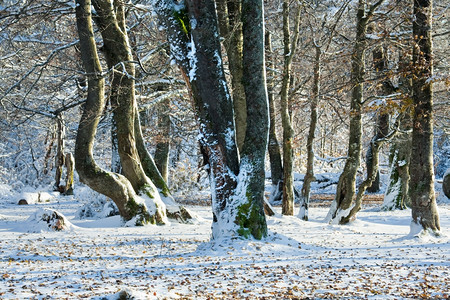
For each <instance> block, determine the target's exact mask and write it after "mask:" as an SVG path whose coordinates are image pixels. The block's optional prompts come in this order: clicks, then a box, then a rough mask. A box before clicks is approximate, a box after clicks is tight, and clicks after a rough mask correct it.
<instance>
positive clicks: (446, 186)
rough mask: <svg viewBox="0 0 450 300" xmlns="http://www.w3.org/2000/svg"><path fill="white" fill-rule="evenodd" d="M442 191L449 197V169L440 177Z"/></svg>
mask: <svg viewBox="0 0 450 300" xmlns="http://www.w3.org/2000/svg"><path fill="white" fill-rule="evenodd" d="M442 191H443V192H444V195H445V196H446V197H447V198H449V199H450V169H448V170H447V172H445V174H444V178H443V179H442Z"/></svg>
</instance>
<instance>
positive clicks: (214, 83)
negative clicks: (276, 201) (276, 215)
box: [154, 0, 267, 239]
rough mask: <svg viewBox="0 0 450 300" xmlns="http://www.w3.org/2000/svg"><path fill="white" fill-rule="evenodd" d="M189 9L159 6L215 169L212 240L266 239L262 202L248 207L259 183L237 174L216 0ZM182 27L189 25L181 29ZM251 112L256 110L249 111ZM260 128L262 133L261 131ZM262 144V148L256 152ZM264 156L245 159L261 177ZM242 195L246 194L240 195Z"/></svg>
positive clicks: (194, 1)
mask: <svg viewBox="0 0 450 300" xmlns="http://www.w3.org/2000/svg"><path fill="white" fill-rule="evenodd" d="M186 5H187V6H185V7H183V6H181V5H179V3H178V2H175V1H172V0H157V1H155V2H154V7H155V9H156V12H157V14H158V16H159V20H160V22H161V23H162V24H163V25H164V26H165V28H166V31H167V36H168V40H169V43H170V46H171V49H172V55H173V56H174V58H175V59H176V61H177V63H178V65H179V66H180V68H181V70H182V74H183V76H184V78H185V80H186V83H187V84H188V88H189V90H190V92H191V97H192V101H193V104H194V109H195V111H196V114H197V119H198V120H199V126H200V143H201V145H202V149H203V151H202V152H204V155H205V156H206V157H207V160H208V162H209V170H210V183H211V192H212V204H213V224H212V231H213V234H212V237H213V238H215V239H216V238H222V237H230V236H236V235H240V236H244V237H249V236H250V235H252V236H254V237H255V238H261V237H262V236H264V235H265V234H266V233H265V230H266V229H265V217H264V214H263V213H262V214H261V210H260V208H262V203H257V202H255V203H249V202H248V198H247V195H246V192H245V191H247V186H248V185H249V184H251V185H252V186H253V184H254V183H255V185H258V184H259V183H258V182H259V181H254V177H252V176H254V175H253V174H249V173H248V171H249V169H248V168H247V167H245V168H243V170H242V172H241V173H240V175H239V177H238V176H237V175H238V174H239V159H238V150H237V146H236V140H235V138H236V136H235V131H234V114H233V103H232V100H231V97H230V94H229V92H228V89H227V84H226V79H225V74H224V71H223V63H222V57H221V51H220V41H219V34H218V23H217V14H216V8H215V3H214V1H213V0H190V1H187V4H186ZM182 24H185V25H186V24H189V26H187V27H186V26H180V25H182ZM262 38H263V37H262ZM261 42H262V41H261ZM261 66H263V64H261ZM258 78H259V76H258ZM263 87H265V86H263ZM255 101H260V100H258V99H256V100H255ZM258 106H259V104H258ZM256 108H257V107H255V109H256ZM259 108H261V107H259ZM247 114H257V112H252V110H250V111H249V112H247ZM266 114H267V111H266ZM266 117H267V115H266ZM255 130H256V131H258V132H259V130H260V128H257V129H255ZM256 131H255V132H256ZM253 134H256V133H254V132H253V131H252V134H251V136H250V137H249V138H252V139H253V136H252V135H253ZM266 134H267V132H266ZM259 137H260V138H261V136H259ZM260 146H261V145H260V144H258V145H257V148H258V149H259V147H260ZM244 152H245V151H244ZM259 155H260V153H259V150H258V151H256V153H255V156H254V157H251V155H248V156H247V159H246V160H247V161H251V160H250V158H251V159H256V161H257V163H256V164H255V165H253V166H252V167H256V168H255V169H252V170H251V171H252V172H253V171H254V172H256V174H257V175H258V176H260V174H261V172H260V167H259V162H258V160H257V159H259ZM244 165H245V166H249V164H244ZM259 180H260V178H259ZM238 184H239V186H238ZM251 189H253V187H252V188H251ZM249 191H250V192H251V193H252V190H249ZM258 192H259V191H258ZM242 195H245V196H244V197H240V196H242ZM257 195H258V194H257V193H255V194H254V195H250V198H251V199H257V198H258V196H257ZM254 197H256V198H254Z"/></svg>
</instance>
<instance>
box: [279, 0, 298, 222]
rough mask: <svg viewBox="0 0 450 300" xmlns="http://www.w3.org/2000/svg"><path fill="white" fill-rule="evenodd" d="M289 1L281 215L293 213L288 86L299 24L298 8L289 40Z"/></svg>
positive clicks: (283, 84) (286, 10)
mask: <svg viewBox="0 0 450 300" xmlns="http://www.w3.org/2000/svg"><path fill="white" fill-rule="evenodd" d="M289 11H290V9H289V1H288V0H284V1H283V45H284V53H283V54H284V65H283V78H282V82H281V105H280V106H281V122H282V126H283V201H282V208H281V212H282V214H283V215H289V216H292V215H294V175H293V171H294V170H293V168H294V150H293V145H292V143H293V140H294V129H293V128H292V115H291V113H290V103H289V86H290V82H291V75H292V74H291V65H292V59H293V57H294V54H295V51H296V47H297V42H298V36H299V24H300V9H298V10H297V15H296V18H295V25H294V36H293V38H292V41H291V32H290V27H289Z"/></svg>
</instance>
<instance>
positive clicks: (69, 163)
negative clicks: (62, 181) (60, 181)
mask: <svg viewBox="0 0 450 300" xmlns="http://www.w3.org/2000/svg"><path fill="white" fill-rule="evenodd" d="M64 164H65V166H66V185H65V187H64V195H73V170H74V166H75V159H74V157H73V155H72V153H67V154H66V156H65V158H64Z"/></svg>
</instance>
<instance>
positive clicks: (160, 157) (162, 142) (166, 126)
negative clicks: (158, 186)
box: [155, 100, 170, 182]
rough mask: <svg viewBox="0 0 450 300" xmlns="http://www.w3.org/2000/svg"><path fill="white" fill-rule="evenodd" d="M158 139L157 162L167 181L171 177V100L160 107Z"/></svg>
mask: <svg viewBox="0 0 450 300" xmlns="http://www.w3.org/2000/svg"><path fill="white" fill-rule="evenodd" d="M157 110H158V137H157V139H158V141H157V143H156V149H155V164H156V167H157V168H158V170H159V172H160V173H161V176H162V177H163V179H164V181H165V182H168V179H169V151H170V116H169V100H164V101H163V102H161V103H160V104H159V107H158V109H157Z"/></svg>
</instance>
